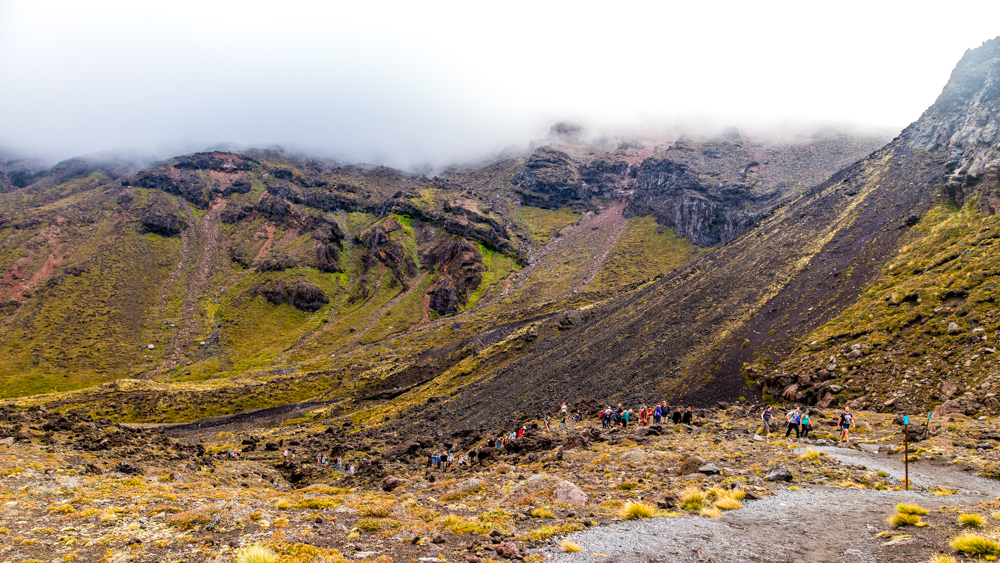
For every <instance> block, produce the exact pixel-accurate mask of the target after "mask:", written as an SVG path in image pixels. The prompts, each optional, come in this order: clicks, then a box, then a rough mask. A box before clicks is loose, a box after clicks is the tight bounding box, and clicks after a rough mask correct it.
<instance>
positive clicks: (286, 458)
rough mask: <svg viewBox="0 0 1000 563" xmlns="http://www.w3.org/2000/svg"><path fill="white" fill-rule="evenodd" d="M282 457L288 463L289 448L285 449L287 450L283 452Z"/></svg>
mask: <svg viewBox="0 0 1000 563" xmlns="http://www.w3.org/2000/svg"><path fill="white" fill-rule="evenodd" d="M281 459H282V461H284V462H285V463H288V450H285V452H284V453H283V454H281Z"/></svg>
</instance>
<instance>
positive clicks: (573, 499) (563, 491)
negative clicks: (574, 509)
mask: <svg viewBox="0 0 1000 563" xmlns="http://www.w3.org/2000/svg"><path fill="white" fill-rule="evenodd" d="M552 501H553V502H555V503H556V504H573V505H576V506H583V505H585V504H587V493H585V492H583V490H581V489H580V487H577V486H576V485H574V484H573V483H570V482H569V481H559V482H558V483H556V485H555V486H554V487H552Z"/></svg>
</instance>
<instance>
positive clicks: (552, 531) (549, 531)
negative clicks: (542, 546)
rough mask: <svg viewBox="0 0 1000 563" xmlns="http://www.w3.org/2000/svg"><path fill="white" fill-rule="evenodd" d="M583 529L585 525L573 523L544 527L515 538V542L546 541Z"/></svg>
mask: <svg viewBox="0 0 1000 563" xmlns="http://www.w3.org/2000/svg"><path fill="white" fill-rule="evenodd" d="M582 529H583V524H579V523H577V522H571V523H569V524H559V525H558V526H542V527H541V528H535V529H534V530H531V531H529V532H527V533H525V534H522V535H520V536H517V537H515V538H514V540H515V541H545V540H547V539H549V538H551V537H552V536H555V535H557V534H568V533H570V532H577V531H580V530H582Z"/></svg>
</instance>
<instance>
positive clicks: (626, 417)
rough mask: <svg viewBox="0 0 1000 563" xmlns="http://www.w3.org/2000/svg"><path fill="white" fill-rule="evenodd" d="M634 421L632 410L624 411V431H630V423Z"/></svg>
mask: <svg viewBox="0 0 1000 563" xmlns="http://www.w3.org/2000/svg"><path fill="white" fill-rule="evenodd" d="M630 420H632V410H631V409H629V410H625V411H622V429H624V430H628V423H629V421H630Z"/></svg>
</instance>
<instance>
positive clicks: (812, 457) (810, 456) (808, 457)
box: [796, 450, 820, 462]
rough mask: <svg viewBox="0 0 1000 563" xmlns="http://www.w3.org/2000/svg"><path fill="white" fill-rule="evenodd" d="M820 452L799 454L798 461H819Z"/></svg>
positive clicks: (809, 451) (807, 451)
mask: <svg viewBox="0 0 1000 563" xmlns="http://www.w3.org/2000/svg"><path fill="white" fill-rule="evenodd" d="M819 456H820V452H818V451H816V450H806V451H805V453H803V454H801V455H800V456H799V457H797V458H796V459H798V460H799V461H813V462H817V461H819Z"/></svg>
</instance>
